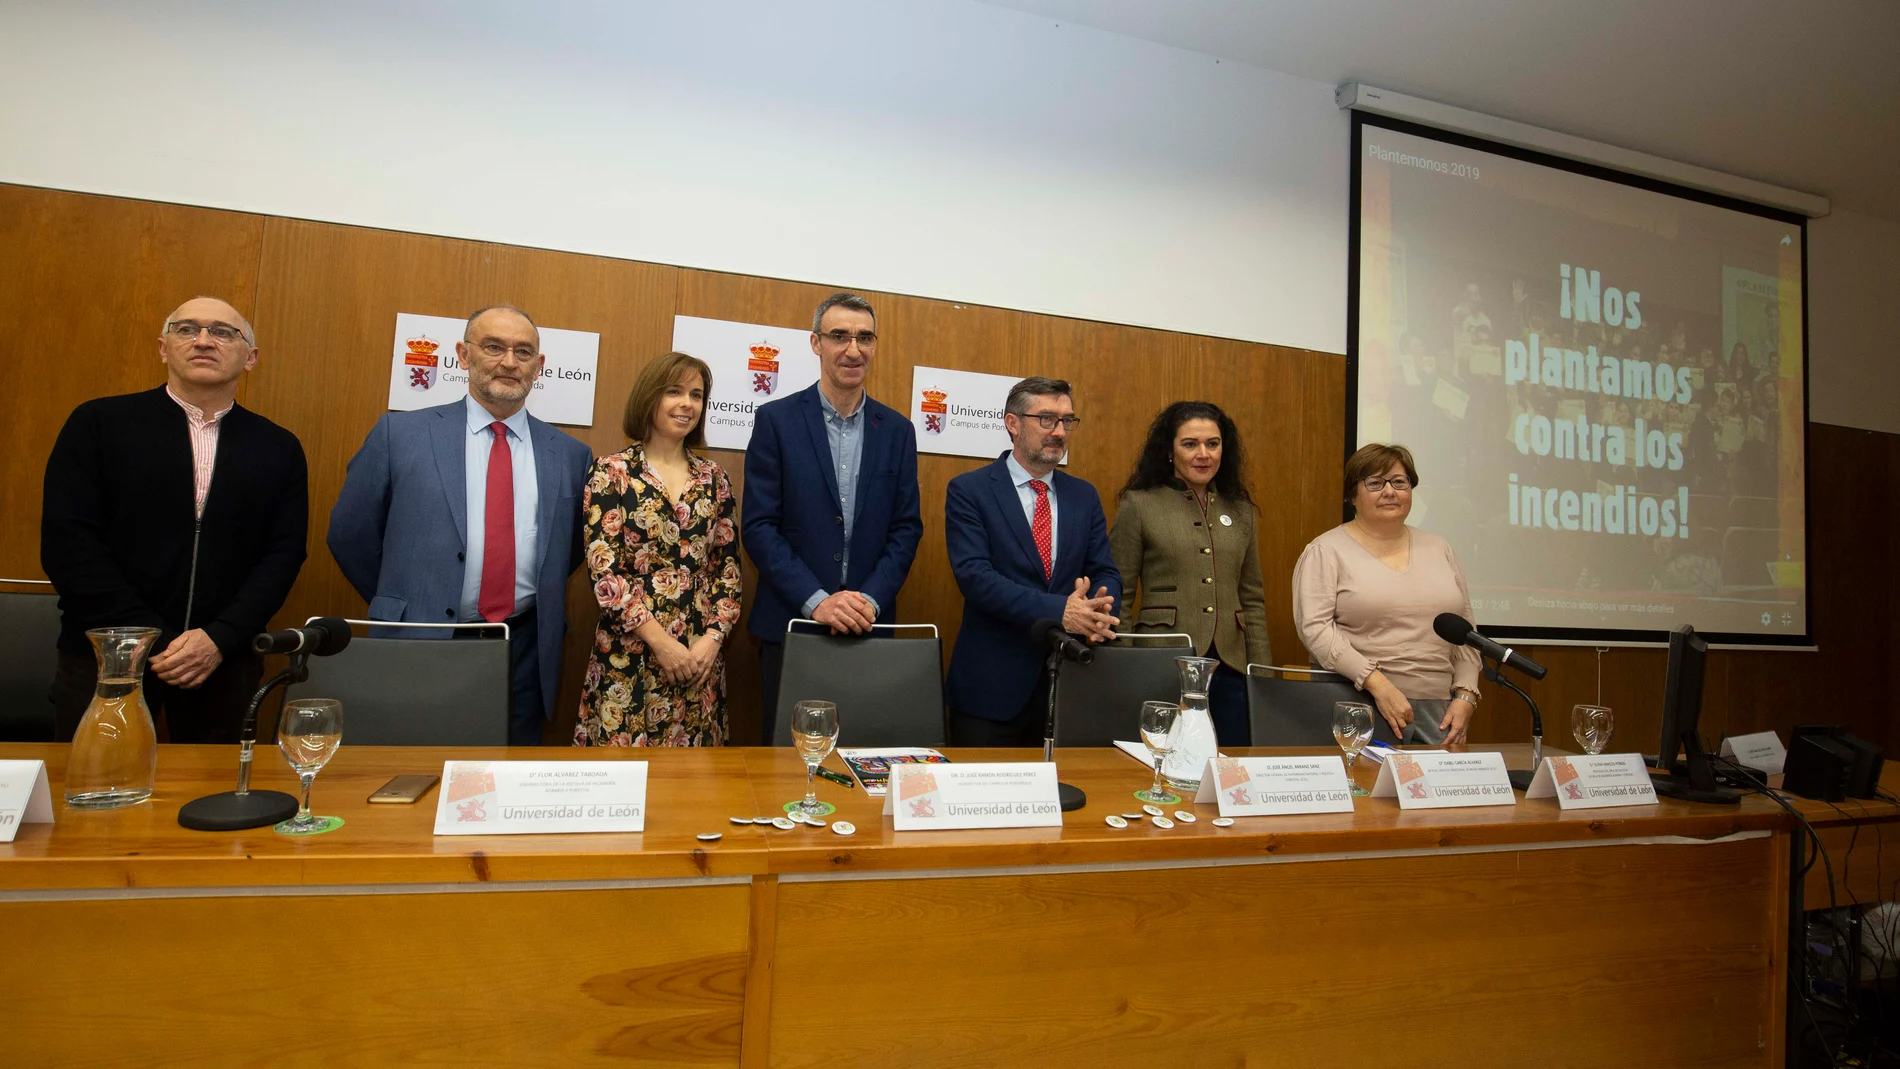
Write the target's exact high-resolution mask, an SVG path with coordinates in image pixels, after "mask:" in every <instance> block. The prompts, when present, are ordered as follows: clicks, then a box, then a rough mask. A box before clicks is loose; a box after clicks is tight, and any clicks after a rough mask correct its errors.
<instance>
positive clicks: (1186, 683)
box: [1161, 657, 1220, 792]
mask: <svg viewBox="0 0 1900 1069" xmlns="http://www.w3.org/2000/svg"><path fill="white" fill-rule="evenodd" d="M1174 663H1175V665H1176V666H1178V667H1179V668H1180V669H1181V702H1180V704H1181V715H1180V720H1179V723H1178V724H1177V726H1176V727H1175V729H1174V752H1173V753H1171V754H1169V755H1168V758H1167V760H1166V761H1163V762H1162V763H1161V778H1162V779H1164V780H1166V781H1167V784H1168V786H1169V787H1171V788H1173V789H1174V790H1176V791H1182V792H1187V791H1198V790H1200V789H1201V773H1202V772H1204V771H1206V769H1207V762H1208V761H1210V760H1212V759H1213V758H1214V756H1215V755H1216V754H1217V753H1219V752H1220V746H1219V744H1218V742H1217V741H1216V740H1215V738H1214V718H1213V717H1211V716H1209V715H1208V712H1207V689H1208V686H1209V685H1210V684H1211V683H1213V681H1214V669H1215V667H1216V666H1218V665H1219V664H1220V662H1219V661H1217V660H1215V659H1214V658H1212V657H1176V658H1175V659H1174Z"/></svg>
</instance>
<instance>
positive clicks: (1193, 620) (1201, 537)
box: [1108, 401, 1273, 746]
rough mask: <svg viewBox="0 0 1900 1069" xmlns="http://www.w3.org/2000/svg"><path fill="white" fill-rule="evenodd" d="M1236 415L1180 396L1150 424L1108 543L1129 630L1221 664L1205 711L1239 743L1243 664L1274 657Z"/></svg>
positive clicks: (1224, 737) (1226, 739)
mask: <svg viewBox="0 0 1900 1069" xmlns="http://www.w3.org/2000/svg"><path fill="white" fill-rule="evenodd" d="M1242 464H1243V454H1242V453H1241V449H1240V435H1239V433H1238V432H1237V431H1236V430H1235V429H1234V421H1233V420H1231V419H1229V418H1228V417H1227V413H1225V412H1222V411H1221V410H1220V409H1219V408H1218V407H1217V406H1215V405H1212V404H1209V403H1207V402H1205V401H1178V402H1176V403H1174V404H1172V405H1169V406H1168V407H1167V408H1165V409H1162V410H1161V414H1160V415H1159V416H1157V417H1155V421H1154V425H1153V426H1151V427H1150V428H1149V429H1148V441H1147V444H1146V445H1144V446H1142V450H1141V457H1140V459H1138V460H1137V461H1136V462H1135V472H1134V474H1133V475H1130V476H1129V477H1128V485H1126V486H1124V487H1122V493H1121V505H1120V507H1119V508H1118V509H1117V510H1116V512H1115V526H1114V529H1113V530H1111V531H1109V534H1108V545H1109V549H1110V551H1111V552H1113V553H1114V555H1115V567H1116V569H1117V570H1119V571H1120V572H1121V573H1122V602H1123V604H1124V605H1125V606H1126V605H1130V604H1134V603H1135V597H1134V595H1135V588H1136V586H1137V585H1139V586H1140V588H1141V599H1140V602H1139V604H1140V609H1139V610H1138V611H1136V612H1134V613H1132V614H1131V613H1129V612H1128V610H1127V609H1125V608H1124V610H1123V617H1124V619H1126V618H1128V617H1129V616H1130V615H1132V616H1133V619H1134V621H1135V622H1134V626H1133V627H1132V628H1124V630H1127V631H1134V632H1141V631H1150V632H1167V631H1173V632H1181V633H1185V634H1187V635H1189V636H1191V637H1192V638H1193V639H1194V650H1195V652H1197V653H1199V654H1201V655H1202V656H1204V657H1213V658H1216V659H1217V660H1219V661H1220V662H1221V664H1220V667H1219V668H1217V669H1215V671H1214V682H1213V685H1212V687H1210V688H1209V690H1208V695H1207V701H1208V712H1209V713H1210V714H1211V715H1212V717H1213V720H1214V734H1215V736H1216V737H1217V738H1218V739H1219V740H1220V744H1221V745H1222V746H1245V745H1247V744H1248V742H1249V740H1250V739H1251V737H1252V732H1251V730H1250V729H1249V727H1248V722H1247V663H1248V662H1249V661H1252V662H1254V663H1257V664H1272V663H1273V661H1272V659H1271V653H1270V652H1269V651H1268V649H1267V599H1266V594H1265V592H1264V589H1263V588H1262V586H1261V582H1260V548H1259V545H1258V543H1257V542H1256V540H1255V537H1254V506H1253V498H1252V497H1250V496H1249V495H1248V493H1247V487H1246V484H1245V483H1243V482H1242V481H1241V469H1242Z"/></svg>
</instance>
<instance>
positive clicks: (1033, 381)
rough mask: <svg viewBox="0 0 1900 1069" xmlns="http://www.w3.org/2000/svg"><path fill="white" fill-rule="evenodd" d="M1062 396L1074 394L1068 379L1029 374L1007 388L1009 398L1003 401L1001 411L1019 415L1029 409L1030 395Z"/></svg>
mask: <svg viewBox="0 0 1900 1069" xmlns="http://www.w3.org/2000/svg"><path fill="white" fill-rule="evenodd" d="M1062 396H1067V397H1074V396H1075V391H1074V390H1072V389H1070V388H1069V380H1067V379H1052V378H1048V377H1046V376H1043V375H1031V376H1029V377H1028V378H1026V379H1024V380H1022V381H1021V382H1019V383H1017V384H1016V385H1014V386H1011V387H1010V388H1009V399H1008V400H1006V401H1004V402H1003V411H1005V412H1008V413H1009V414H1010V415H1012V416H1021V415H1023V414H1024V413H1026V412H1028V411H1029V399H1030V398H1031V397H1062Z"/></svg>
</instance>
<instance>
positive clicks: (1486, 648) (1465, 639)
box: [1432, 612, 1549, 791]
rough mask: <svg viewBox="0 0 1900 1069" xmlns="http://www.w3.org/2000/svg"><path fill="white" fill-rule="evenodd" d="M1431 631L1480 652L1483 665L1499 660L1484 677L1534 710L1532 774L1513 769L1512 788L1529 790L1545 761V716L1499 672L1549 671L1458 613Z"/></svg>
mask: <svg viewBox="0 0 1900 1069" xmlns="http://www.w3.org/2000/svg"><path fill="white" fill-rule="evenodd" d="M1432 630H1433V631H1436V632H1437V633H1438V637H1439V638H1442V639H1444V640H1445V641H1446V642H1449V643H1451V644H1452V645H1454V646H1470V647H1471V648H1472V649H1474V650H1477V651H1478V660H1479V663H1480V664H1482V663H1483V661H1484V658H1486V657H1489V658H1491V659H1492V660H1494V661H1496V662H1497V666H1493V665H1488V664H1487V665H1485V666H1484V678H1486V679H1488V680H1490V681H1491V682H1493V683H1496V684H1498V685H1499V686H1501V687H1503V688H1505V689H1506V690H1509V691H1510V692H1512V693H1513V694H1516V695H1517V696H1518V697H1520V698H1522V699H1524V704H1525V705H1528V706H1530V707H1531V767H1530V771H1528V772H1526V771H1524V770H1523V769H1512V770H1511V771H1510V776H1511V786H1513V787H1516V788H1517V789H1518V790H1520V791H1528V790H1530V789H1531V780H1532V779H1534V778H1536V776H1537V766H1538V765H1540V764H1542V763H1543V760H1544V716H1543V714H1542V713H1539V712H1538V711H1537V703H1536V702H1535V701H1532V700H1531V696H1530V695H1528V694H1526V693H1524V691H1523V690H1522V689H1521V688H1519V687H1518V685H1517V684H1515V683H1513V682H1511V681H1510V680H1508V679H1506V678H1504V675H1503V673H1501V672H1499V671H1498V668H1499V667H1502V666H1504V665H1509V666H1511V667H1512V668H1515V669H1517V670H1518V671H1520V672H1522V673H1524V674H1525V675H1527V676H1530V677H1531V678H1532V679H1542V678H1544V676H1545V675H1547V674H1548V673H1549V670H1548V669H1546V668H1545V667H1544V666H1543V665H1541V664H1538V663H1537V662H1536V661H1533V660H1531V659H1530V658H1529V657H1526V656H1524V655H1523V654H1521V653H1519V652H1517V651H1516V650H1514V649H1511V648H1510V647H1509V646H1504V645H1500V644H1499V643H1497V642H1494V641H1492V640H1491V639H1488V638H1485V637H1484V636H1483V635H1480V634H1478V631H1477V629H1476V628H1474V627H1472V626H1471V621H1470V620H1467V619H1465V618H1464V617H1462V616H1460V615H1458V614H1457V613H1455V612H1441V613H1439V614H1438V616H1437V618H1436V619H1434V620H1433V621H1432Z"/></svg>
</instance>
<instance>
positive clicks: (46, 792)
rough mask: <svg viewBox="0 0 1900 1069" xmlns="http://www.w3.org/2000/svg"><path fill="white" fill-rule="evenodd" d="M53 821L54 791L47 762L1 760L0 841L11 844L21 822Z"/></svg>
mask: <svg viewBox="0 0 1900 1069" xmlns="http://www.w3.org/2000/svg"><path fill="white" fill-rule="evenodd" d="M52 822H53V791H52V788H51V787H50V786H48V785H47V782H46V762H44V761H0V843H10V842H12V841H13V837H14V836H15V835H18V834H20V825H22V824H51V823H52Z"/></svg>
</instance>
